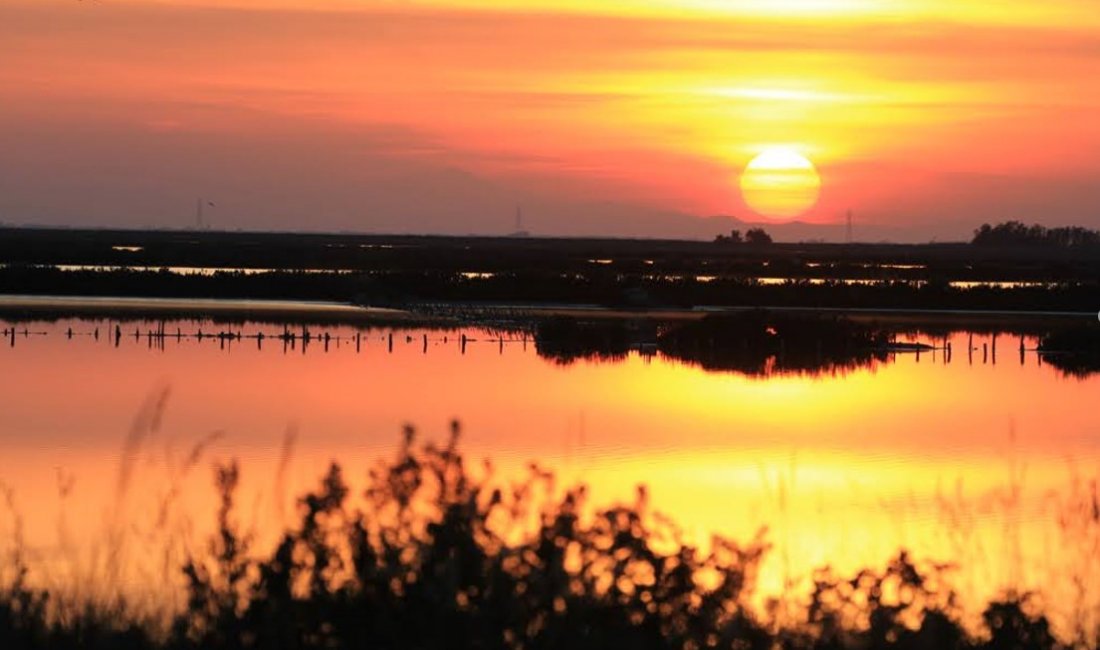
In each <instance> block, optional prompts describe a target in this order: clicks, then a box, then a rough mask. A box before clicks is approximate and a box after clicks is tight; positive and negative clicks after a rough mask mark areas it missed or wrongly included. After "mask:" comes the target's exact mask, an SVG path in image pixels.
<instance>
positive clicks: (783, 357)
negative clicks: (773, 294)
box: [659, 311, 890, 375]
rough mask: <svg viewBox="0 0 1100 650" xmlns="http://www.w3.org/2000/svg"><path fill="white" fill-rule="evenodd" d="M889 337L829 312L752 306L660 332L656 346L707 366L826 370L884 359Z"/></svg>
mask: <svg viewBox="0 0 1100 650" xmlns="http://www.w3.org/2000/svg"><path fill="white" fill-rule="evenodd" d="M889 343H890V337H889V336H888V335H887V334H885V333H883V332H881V331H880V330H878V329H876V328H873V327H870V326H867V325H862V324H859V323H854V322H852V321H850V320H847V319H844V318H840V317H831V316H807V315H792V314H780V313H775V312H766V311H753V312H745V313H741V314H731V315H715V316H708V317H707V318H704V319H703V320H700V321H696V322H693V323H687V324H685V325H683V326H681V327H677V328H675V329H672V330H670V331H669V332H667V333H665V334H664V335H663V336H661V338H660V341H659V346H660V349H661V351H662V352H663V353H664V354H666V355H668V356H670V357H673V358H675V359H680V360H682V361H687V362H691V363H697V364H699V365H701V366H702V367H703V368H705V369H707V370H736V371H738V372H743V373H745V374H749V375H769V374H772V373H803V372H805V373H826V372H837V371H844V370H851V369H854V368H857V367H859V366H863V365H868V364H870V363H873V362H874V361H876V360H879V361H882V360H885V359H886V352H885V347H886V346H887V345H889Z"/></svg>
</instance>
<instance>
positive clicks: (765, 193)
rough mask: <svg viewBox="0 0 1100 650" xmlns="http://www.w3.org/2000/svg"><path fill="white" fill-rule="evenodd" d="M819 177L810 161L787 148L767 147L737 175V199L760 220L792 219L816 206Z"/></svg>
mask: <svg viewBox="0 0 1100 650" xmlns="http://www.w3.org/2000/svg"><path fill="white" fill-rule="evenodd" d="M820 193H821V177H820V176H818V174H817V169H816V168H815V167H814V164H813V163H812V162H810V159H809V158H807V157H806V156H803V155H802V154H800V153H799V152H798V151H795V150H794V149H792V148H790V147H769V148H767V149H765V150H764V151H762V152H760V153H759V154H757V156H756V157H755V158H753V159H752V160H751V161H749V164H748V165H747V166H746V167H745V171H743V172H742V173H741V196H742V197H743V198H744V199H745V204H746V205H747V206H749V208H750V209H751V210H752V211H753V212H756V213H757V214H759V215H760V216H763V217H769V218H772V219H793V218H795V217H798V216H801V215H803V214H805V213H806V211H807V210H809V209H810V208H812V207H814V205H816V204H817V198H818V195H819V194H820Z"/></svg>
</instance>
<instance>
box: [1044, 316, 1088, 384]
mask: <svg viewBox="0 0 1100 650" xmlns="http://www.w3.org/2000/svg"><path fill="white" fill-rule="evenodd" d="M1039 352H1040V353H1041V354H1042V355H1043V360H1044V361H1045V362H1046V363H1049V364H1050V365H1052V366H1054V367H1055V368H1058V369H1059V370H1061V371H1062V372H1063V373H1065V374H1067V375H1072V376H1075V377H1087V376H1089V375H1091V374H1093V373H1097V372H1100V326H1098V325H1096V324H1095V323H1092V324H1089V325H1088V326H1085V327H1077V328H1069V329H1062V330H1057V331H1054V332H1051V333H1050V334H1047V335H1046V336H1044V337H1043V339H1042V341H1041V342H1040V343H1039Z"/></svg>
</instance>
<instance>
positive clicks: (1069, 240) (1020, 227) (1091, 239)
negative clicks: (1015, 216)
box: [971, 221, 1100, 248]
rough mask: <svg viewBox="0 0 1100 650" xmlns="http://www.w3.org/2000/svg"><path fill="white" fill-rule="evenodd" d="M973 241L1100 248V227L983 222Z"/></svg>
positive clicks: (979, 244)
mask: <svg viewBox="0 0 1100 650" xmlns="http://www.w3.org/2000/svg"><path fill="white" fill-rule="evenodd" d="M971 243H972V244H974V245H976V246H1047V247H1057V248H1086V247H1087V248H1091V247H1098V248H1100V231H1096V230H1089V229H1088V228H1082V227H1081V226H1065V227H1061V228H1047V227H1046V226H1041V225H1039V224H1032V225H1030V226H1028V225H1026V224H1024V223H1021V222H1019V221H1006V222H1004V223H999V224H997V225H995V226H991V225H989V224H988V223H986V224H982V226H981V228H978V229H977V230H975V231H974V239H972V240H971Z"/></svg>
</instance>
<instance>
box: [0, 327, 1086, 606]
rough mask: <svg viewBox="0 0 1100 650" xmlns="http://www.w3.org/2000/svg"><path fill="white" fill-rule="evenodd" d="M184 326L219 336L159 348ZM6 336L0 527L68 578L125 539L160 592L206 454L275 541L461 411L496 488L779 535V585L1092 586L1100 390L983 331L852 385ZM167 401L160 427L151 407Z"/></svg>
mask: <svg viewBox="0 0 1100 650" xmlns="http://www.w3.org/2000/svg"><path fill="white" fill-rule="evenodd" d="M177 325H178V326H179V327H180V328H181V329H182V330H183V331H185V332H187V331H191V332H194V331H196V330H197V329H199V328H200V327H202V328H203V329H204V330H205V331H207V332H211V331H217V330H218V329H221V328H219V327H217V326H214V325H211V324H210V323H205V324H204V323H195V322H181V323H178V324H177V323H169V324H168V326H167V327H166V331H169V332H175V330H176V327H177ZM3 326H4V327H7V326H8V324H3ZM96 327H98V328H99V329H100V338H99V339H98V340H97V339H95V338H94V337H92V336H91V335H90V333H91V332H92V331H93V330H94V329H95V328H96ZM139 327H140V329H141V330H142V331H144V330H146V329H148V326H146V325H144V324H142V325H140V326H139ZM18 328H19V331H20V334H19V335H18V336H17V337H16V340H15V342H14V345H10V344H9V341H8V340H7V339H5V340H4V341H3V343H4V345H3V347H0V445H2V449H3V454H2V455H0V481H3V484H4V485H5V486H7V487H8V488H10V493H11V495H12V503H13V505H14V514H13V512H10V511H5V510H0V532H2V533H4V534H3V535H0V539H11V537H10V533H11V532H12V530H13V529H14V527H16V525H17V523H18V524H21V526H22V531H23V535H24V537H25V543H26V545H27V546H28V548H29V549H31V551H32V553H33V554H34V555H35V557H38V558H42V559H43V560H45V561H46V562H47V564H48V566H50V567H51V569H50V571H49V572H48V573H49V574H50V575H46V576H42V577H41V579H43V580H47V581H53V582H55V583H65V582H66V581H74V580H81V576H84V575H91V574H92V573H93V572H94V571H95V570H96V569H95V568H94V567H95V566H98V565H97V563H101V562H103V561H105V560H104V559H103V558H104V557H105V556H106V555H108V554H109V553H108V552H107V551H106V550H105V549H107V548H113V547H114V546H117V545H122V546H123V547H124V549H123V551H122V552H121V553H122V556H123V557H125V558H126V559H125V560H124V561H123V564H124V565H125V567H126V569H125V570H124V571H123V573H125V574H126V575H127V580H128V582H129V583H130V584H132V585H137V586H139V587H143V588H147V589H148V590H150V591H154V592H155V591H157V590H161V591H164V590H170V586H167V585H166V583H165V582H164V580H163V579H162V577H163V576H164V575H166V574H167V573H170V572H167V571H166V569H165V567H164V566H163V565H164V564H166V563H167V562H168V560H169V559H171V558H175V557H177V556H176V555H171V556H170V557H169V556H168V555H165V553H164V552H162V551H155V552H154V551H153V550H151V549H157V548H159V547H158V545H161V546H163V545H164V544H167V543H168V542H166V541H165V540H168V539H171V540H175V541H173V542H171V543H173V544H175V543H177V542H179V543H180V544H182V545H183V546H182V547H183V548H185V547H186V546H191V547H197V546H198V545H199V544H200V543H201V540H202V538H203V534H204V532H205V531H208V530H209V526H210V523H211V522H212V520H213V511H214V506H213V503H214V501H213V499H214V495H213V491H212V489H211V487H210V478H211V472H210V466H211V463H212V462H213V460H215V459H227V458H233V457H235V458H239V459H240V460H241V462H242V464H243V469H244V473H245V486H244V497H243V498H242V499H241V503H242V513H241V518H242V521H243V522H244V523H245V524H246V525H249V526H253V527H254V528H255V530H256V531H257V535H258V538H259V539H260V540H261V542H263V541H264V540H270V539H271V538H272V536H273V535H274V534H276V533H277V532H278V530H279V529H280V527H281V526H282V525H284V524H286V523H289V521H290V518H291V516H292V513H293V504H294V496H296V495H298V494H300V493H301V492H302V491H303V490H304V489H307V488H308V487H311V486H313V485H314V484H315V483H316V482H317V479H318V478H319V476H320V473H321V471H322V470H323V468H324V467H325V465H326V464H327V463H328V462H329V461H330V460H333V459H335V460H338V461H339V462H341V463H342V464H344V465H345V468H346V469H347V470H348V474H349V477H350V478H351V479H352V481H353V485H354V486H357V487H358V486H361V485H362V481H361V480H359V479H360V478H361V477H363V476H364V475H365V472H366V469H367V468H368V466H369V465H370V464H371V463H373V462H375V461H376V460H377V459H378V458H380V457H389V456H391V455H392V454H393V453H394V451H395V448H396V445H397V441H398V439H399V434H400V430H401V427H402V426H403V425H404V424H406V423H411V424H413V425H415V426H416V427H417V428H418V430H419V431H420V432H421V434H422V435H424V436H427V437H435V438H438V439H442V438H444V436H445V432H446V431H447V429H448V426H449V422H450V421H451V420H452V419H454V418H457V419H459V420H461V422H462V425H463V438H462V447H463V449H464V450H465V451H466V453H467V455H468V456H473V457H475V458H481V457H491V458H492V459H493V461H494V463H495V466H496V468H497V469H496V471H497V472H498V473H499V474H500V475H501V477H502V478H504V479H507V478H509V477H515V476H518V475H519V474H521V473H522V472H523V471H524V469H523V468H524V466H525V464H526V463H527V462H528V461H532V460H534V461H538V462H539V463H540V464H542V465H544V466H547V467H549V468H552V469H555V470H556V471H557V472H558V473H559V475H560V476H561V477H562V478H563V479H566V480H583V481H585V482H587V483H589V484H590V485H591V486H592V488H593V490H592V492H593V496H594V500H595V502H596V503H597V504H598V503H605V502H611V501H615V500H633V498H634V497H633V495H634V490H635V486H636V485H637V484H638V483H645V484H647V485H648V486H649V488H650V494H651V495H652V504H653V507H654V508H656V509H657V510H661V511H664V512H667V513H669V514H671V515H673V516H674V517H675V518H676V519H677V520H678V521H679V522H681V523H682V524H683V525H684V526H685V528H686V529H687V531H688V532H689V533H690V534H692V535H694V536H695V537H696V539H698V540H700V542H701V543H705V540H706V538H707V535H709V534H710V533H712V532H720V533H725V534H729V535H734V536H737V537H748V536H750V535H752V534H754V533H755V532H756V531H757V530H758V529H759V528H760V527H761V526H767V527H768V528H769V532H768V538H769V539H770V540H771V541H772V542H773V543H774V544H775V545H776V550H775V552H773V553H772V554H771V559H770V560H769V563H768V564H767V570H766V572H765V574H764V575H763V576H762V580H763V582H764V584H765V586H766V587H768V588H770V589H771V590H773V591H778V590H779V589H781V587H782V585H783V584H784V581H785V580H793V579H798V578H804V577H806V576H808V575H809V573H810V571H811V570H812V568H813V567H817V566H820V565H823V564H827V563H832V564H833V566H834V567H837V568H840V569H842V570H850V569H854V568H857V567H861V566H866V565H869V564H878V563H881V562H883V561H884V560H885V559H886V558H888V557H889V556H890V555H891V554H893V553H895V552H896V551H897V550H898V549H899V548H901V547H905V548H908V549H910V550H913V551H915V552H916V553H918V554H919V555H920V556H922V557H931V558H934V559H943V560H953V561H955V562H957V563H958V564H959V565H960V569H959V571H958V573H957V580H958V583H959V585H960V586H961V587H962V588H963V590H964V592H965V593H967V594H972V595H974V596H975V597H987V596H988V595H990V594H993V593H996V592H997V590H999V589H1002V588H1006V587H1012V586H1016V587H1021V588H1023V587H1029V586H1031V587H1040V588H1042V589H1044V590H1045V591H1046V592H1048V593H1050V594H1054V595H1059V594H1060V595H1066V594H1070V593H1077V592H1069V591H1066V590H1067V589H1070V588H1071V587H1070V584H1069V578H1068V577H1067V576H1070V575H1082V572H1084V574H1083V575H1084V576H1085V577H1086V578H1087V579H1088V580H1090V581H1091V584H1094V585H1100V574H1098V567H1097V564H1098V563H1097V562H1096V561H1095V554H1096V550H1095V549H1096V548H1097V547H1096V546H1092V545H1093V544H1097V543H1100V542H1098V537H1097V536H1098V535H1100V533H1098V531H1097V527H1098V526H1100V524H1087V523H1085V522H1077V523H1075V522H1073V521H1071V522H1069V524H1067V522H1066V521H1065V517H1064V515H1065V513H1066V512H1067V510H1068V509H1069V508H1070V504H1071V503H1072V502H1074V499H1080V498H1083V497H1082V494H1084V493H1085V492H1087V491H1088V490H1090V489H1092V490H1095V487H1092V488H1090V487H1089V484H1088V482H1089V481H1091V480H1095V479H1096V477H1097V476H1100V409H1097V408H1096V399H1097V397H1098V396H1100V376H1093V377H1090V378H1086V379H1079V378H1069V377H1066V376H1063V375H1062V374H1061V373H1060V372H1059V371H1057V370H1056V369H1054V368H1053V367H1051V366H1049V365H1044V364H1042V363H1041V362H1040V360H1039V358H1038V357H1037V356H1036V355H1035V354H1034V353H1032V352H1028V353H1025V355H1024V356H1023V359H1022V360H1021V357H1020V354H1019V352H1018V345H1019V342H1018V339H1016V338H1013V337H1004V336H1002V337H1000V338H999V340H998V351H997V357H996V362H995V363H994V360H993V358H992V355H990V354H988V353H987V352H983V349H982V348H983V344H986V343H988V342H989V339H988V338H987V337H985V336H975V337H974V345H975V347H976V348H977V350H975V351H974V353H973V354H972V355H968V354H967V353H966V349H967V341H968V335H967V334H966V333H957V334H955V335H953V337H952V338H951V342H952V346H953V350H954V353H953V355H952V357H951V360H950V363H946V362H945V359H944V356H943V353H942V352H938V353H936V354H935V355H933V354H931V353H925V354H922V355H920V356H919V357H918V356H916V355H912V354H899V355H897V356H896V357H894V358H893V359H892V360H891V361H888V362H880V363H878V364H876V365H874V366H871V367H866V368H862V369H859V370H856V371H853V372H850V373H847V374H843V375H838V376H831V375H826V376H820V377H810V376H778V377H770V378H766V379H761V378H748V377H744V376H740V375H737V374H733V373H708V372H704V371H703V370H701V369H698V368H695V367H691V366H686V365H682V364H679V363H676V362H672V361H669V360H665V359H663V358H662V357H661V356H659V355H658V356H655V357H643V356H641V355H638V354H633V355H631V356H629V357H628V358H627V359H625V360H623V361H620V362H611V363H594V362H584V361H581V362H577V363H574V364H572V365H568V366H562V365H558V364H555V363H553V362H551V361H548V360H545V359H542V358H540V357H539V356H538V355H537V353H536V351H535V346H534V344H533V343H532V342H531V341H526V342H525V341H523V340H521V339H519V338H516V339H515V340H506V341H503V342H502V341H500V340H498V339H497V338H496V337H495V335H493V334H490V333H488V332H484V331H475V330H467V331H466V332H465V334H466V335H467V337H468V340H467V344H466V346H465V348H464V349H463V347H462V345H461V343H460V337H461V334H462V333H460V332H434V331H428V332H425V331H399V332H396V333H393V336H392V346H391V343H390V334H391V331H390V330H386V329H375V330H371V331H369V332H363V333H362V334H361V336H362V338H361V340H360V342H359V345H358V349H357V346H356V343H355V340H354V337H355V335H356V330H352V329H347V328H344V329H340V328H329V329H324V330H315V331H314V334H315V335H316V334H317V333H319V332H328V333H329V334H330V336H331V337H333V338H331V339H330V341H329V343H328V345H327V349H326V346H325V345H324V342H323V340H314V341H313V342H311V343H310V345H309V347H308V348H307V349H306V350H305V352H304V353H303V351H302V349H301V344H300V341H299V342H298V343H297V345H296V346H295V347H294V348H293V349H290V348H289V346H284V344H283V343H282V342H280V341H278V340H272V339H270V338H269V339H267V340H265V341H263V342H262V345H261V343H260V342H259V341H256V340H249V339H247V338H245V339H244V340H241V341H233V342H228V343H227V342H226V341H219V340H216V339H210V338H207V339H204V340H202V341H198V340H194V339H187V338H184V339H182V340H180V341H176V340H175V339H174V338H169V339H168V340H167V341H165V343H164V345H163V346H161V345H157V341H155V340H153V341H151V340H150V339H148V338H147V337H144V336H143V337H140V338H135V337H134V336H133V332H134V329H135V325H134V324H129V325H123V326H122V330H123V332H124V336H123V337H122V339H121V340H120V341H119V344H118V346H117V347H116V346H115V342H114V341H113V340H112V337H111V336H110V335H109V333H110V332H113V329H114V325H113V323H109V322H108V321H103V322H99V323H94V322H86V321H85V322H77V321H73V322H66V321H62V322H58V323H45V324H44V323H32V324H27V325H24V324H20V325H19V326H18ZM24 328H26V329H27V330H28V331H29V332H30V335H29V336H26V337H24V336H23V335H22V331H23V330H24ZM69 328H72V330H73V333H74V334H73V336H72V338H69V337H68V336H67V330H68V329H69ZM236 329H238V328H236V327H235V328H234V330H236ZM239 329H242V330H243V331H245V333H246V334H247V333H248V332H257V331H265V332H267V333H268V335H273V334H278V333H279V332H281V331H282V328H281V327H277V326H266V327H265V326H257V325H247V326H243V327H241V328H239ZM425 336H427V343H425V340H424V337H425ZM1027 345H1028V347H1033V345H1034V342H1033V341H1031V340H1028V341H1027ZM162 395H166V397H164V400H165V401H164V405H165V407H164V410H163V413H162V414H160V417H159V418H157V419H158V422H155V423H153V426H151V430H149V431H146V430H145V429H144V428H143V426H142V423H141V422H140V420H141V416H140V414H141V413H142V411H143V408H146V409H147V408H148V403H149V402H150V401H151V400H152V401H156V400H158V399H161V397H160V396H162ZM143 405H144V406H143ZM135 421H138V422H137V424H136V425H135ZM196 445H198V447H197V448H196ZM127 450H128V451H127ZM126 458H131V459H133V462H132V463H131V462H127V461H126V460H125V459H126ZM1075 481H1077V483H1076V484H1075ZM1075 485H1076V486H1075ZM1060 518H1061V521H1060ZM119 522H121V523H119ZM1078 523H1079V524H1080V525H1078ZM112 526H113V527H112ZM119 530H122V531H124V532H123V533H119ZM112 531H113V532H112ZM120 534H121V535H122V536H123V537H125V538H126V540H127V541H119V535H120ZM1090 536H1091V537H1090ZM180 540H182V541H180ZM181 552H182V550H179V549H177V551H174V553H181ZM1073 597H1074V598H1079V597H1080V596H1079V595H1077V596H1073ZM1088 597H1089V598H1093V599H1096V598H1097V594H1095V593H1092V594H1089V595H1088ZM1052 602H1053V601H1052ZM1097 602H1100V600H1098V601H1097Z"/></svg>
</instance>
